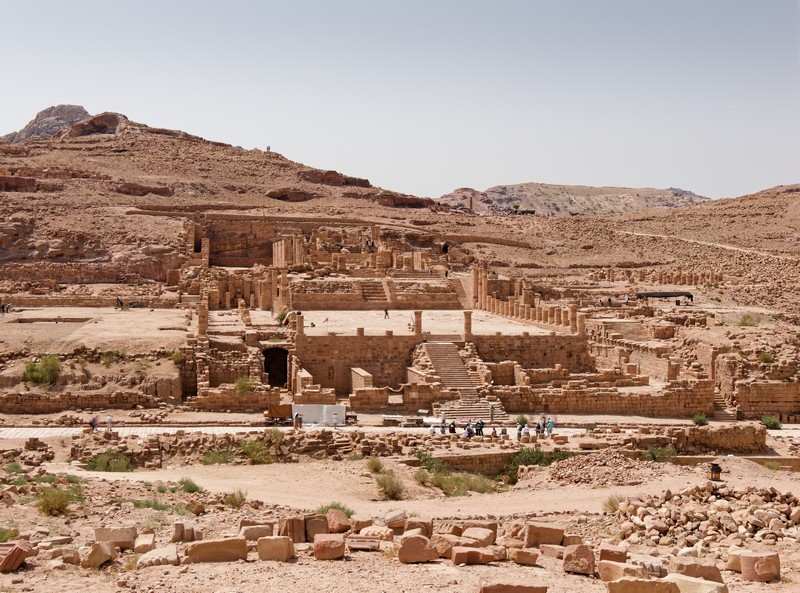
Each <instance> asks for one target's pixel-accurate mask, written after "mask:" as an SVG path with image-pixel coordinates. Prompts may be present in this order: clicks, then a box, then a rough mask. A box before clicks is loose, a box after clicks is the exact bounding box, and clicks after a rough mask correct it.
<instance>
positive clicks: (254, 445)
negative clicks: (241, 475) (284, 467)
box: [239, 440, 272, 465]
mask: <svg viewBox="0 0 800 593" xmlns="http://www.w3.org/2000/svg"><path fill="white" fill-rule="evenodd" d="M239 447H241V449H242V452H244V454H245V455H247V459H248V460H250V465H266V464H268V463H272V455H270V454H269V450H268V449H267V446H266V445H265V444H264V441H259V440H250V441H242V442H241V443H240V444H239Z"/></svg>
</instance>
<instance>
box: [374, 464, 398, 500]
mask: <svg viewBox="0 0 800 593" xmlns="http://www.w3.org/2000/svg"><path fill="white" fill-rule="evenodd" d="M375 482H376V483H377V484H378V489H379V490H380V491H381V494H383V496H384V497H385V498H387V499H389V500H401V499H402V498H403V492H404V491H405V488H404V487H403V482H402V481H400V479H399V478H398V477H397V476H396V475H394V472H393V471H391V470H390V471H387V472H384V473H382V474H378V475H377V476H375Z"/></svg>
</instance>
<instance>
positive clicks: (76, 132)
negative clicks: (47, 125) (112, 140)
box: [64, 113, 128, 138]
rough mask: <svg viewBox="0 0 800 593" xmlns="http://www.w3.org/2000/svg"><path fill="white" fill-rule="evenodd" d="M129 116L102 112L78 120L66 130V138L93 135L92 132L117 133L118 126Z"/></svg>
mask: <svg viewBox="0 0 800 593" xmlns="http://www.w3.org/2000/svg"><path fill="white" fill-rule="evenodd" d="M123 121H128V118H127V117H125V116H124V115H122V114H120V113H101V114H100V115H95V116H94V117H91V118H89V119H86V120H84V121H81V122H78V123H76V124H75V125H73V126H70V128H69V129H68V130H67V131H66V132H64V137H65V138H77V137H79V136H91V135H92V134H116V133H117V128H118V127H119V125H120V123H122V122H123Z"/></svg>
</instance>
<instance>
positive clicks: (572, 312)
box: [569, 305, 578, 334]
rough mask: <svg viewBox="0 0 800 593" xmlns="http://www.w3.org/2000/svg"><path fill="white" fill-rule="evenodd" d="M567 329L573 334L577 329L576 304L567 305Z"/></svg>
mask: <svg viewBox="0 0 800 593" xmlns="http://www.w3.org/2000/svg"><path fill="white" fill-rule="evenodd" d="M569 331H570V332H572V333H573V334H574V333H577V331H578V305H570V306H569Z"/></svg>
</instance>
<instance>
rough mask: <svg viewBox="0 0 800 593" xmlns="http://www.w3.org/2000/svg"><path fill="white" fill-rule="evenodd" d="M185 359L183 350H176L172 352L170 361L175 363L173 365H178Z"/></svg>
mask: <svg viewBox="0 0 800 593" xmlns="http://www.w3.org/2000/svg"><path fill="white" fill-rule="evenodd" d="M185 360H186V355H185V354H184V353H183V350H176V351H175V352H173V353H172V362H174V363H175V366H180V365H182V364H183V362H184V361H185Z"/></svg>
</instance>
